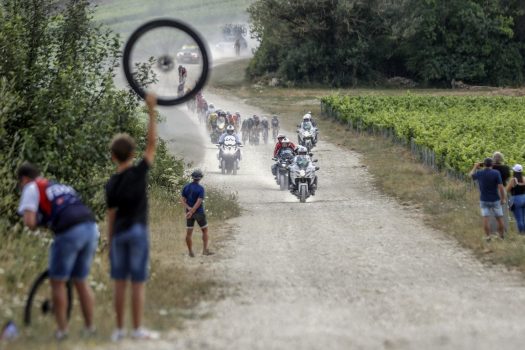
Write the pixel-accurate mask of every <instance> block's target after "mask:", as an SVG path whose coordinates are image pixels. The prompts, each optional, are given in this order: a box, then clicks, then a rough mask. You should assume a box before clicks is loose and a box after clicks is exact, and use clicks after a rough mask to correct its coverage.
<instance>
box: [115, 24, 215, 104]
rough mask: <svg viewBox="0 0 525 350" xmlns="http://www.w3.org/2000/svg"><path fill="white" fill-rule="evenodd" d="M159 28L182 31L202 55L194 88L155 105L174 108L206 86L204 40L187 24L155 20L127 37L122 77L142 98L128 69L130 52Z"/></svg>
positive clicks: (207, 68) (206, 54) (206, 66)
mask: <svg viewBox="0 0 525 350" xmlns="http://www.w3.org/2000/svg"><path fill="white" fill-rule="evenodd" d="M161 27H170V28H175V29H178V30H181V31H183V32H184V33H186V34H187V35H189V36H190V37H191V38H192V39H193V40H194V41H195V43H196V44H197V46H198V47H199V50H200V51H201V54H202V67H203V68H202V74H201V76H200V78H199V80H198V81H197V84H195V87H194V88H193V89H192V90H191V91H190V92H189V93H187V94H186V95H183V96H180V97H176V98H158V99H157V104H159V105H161V106H175V105H178V104H181V103H184V102H186V101H188V100H190V99H191V98H193V97H194V96H195V95H196V94H197V93H198V92H199V91H200V90H202V89H203V88H204V85H205V84H206V81H207V80H208V75H209V55H208V50H207V46H206V44H205V43H204V40H203V39H202V38H201V36H200V35H199V34H198V33H197V32H196V31H195V30H194V29H193V28H192V27H191V26H189V25H188V24H186V23H184V22H182V21H179V20H174V19H170V18H161V19H155V20H152V21H149V22H146V23H144V24H143V25H141V26H140V27H139V28H137V29H136V30H135V31H134V32H133V33H132V34H131V36H130V37H129V39H128V41H127V42H126V45H125V47H124V54H123V57H122V61H123V64H122V67H123V68H124V75H125V76H126V80H127V81H128V84H129V86H130V87H131V89H133V91H135V93H136V94H137V95H139V96H140V97H141V98H144V96H145V91H144V89H142V87H141V86H140V85H139V84H138V83H137V82H136V81H135V79H133V73H132V67H130V61H131V52H132V49H133V46H134V45H135V43H136V42H137V41H138V40H139V39H140V38H141V37H142V36H143V35H144V34H146V33H147V32H148V31H150V30H153V29H158V28H161Z"/></svg>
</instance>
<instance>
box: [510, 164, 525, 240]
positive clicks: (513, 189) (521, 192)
mask: <svg viewBox="0 0 525 350" xmlns="http://www.w3.org/2000/svg"><path fill="white" fill-rule="evenodd" d="M512 172H513V174H512V175H513V176H512V177H511V179H510V181H509V183H508V185H507V192H510V193H511V194H512V205H511V208H510V209H511V210H512V212H513V213H514V217H515V218H516V224H517V226H518V232H519V234H520V235H525V181H524V179H523V167H522V166H521V165H520V164H516V165H514V166H513V167H512Z"/></svg>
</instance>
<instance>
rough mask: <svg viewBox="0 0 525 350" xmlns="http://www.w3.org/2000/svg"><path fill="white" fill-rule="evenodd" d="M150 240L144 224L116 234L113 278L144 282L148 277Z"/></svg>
mask: <svg viewBox="0 0 525 350" xmlns="http://www.w3.org/2000/svg"><path fill="white" fill-rule="evenodd" d="M148 260H149V239H148V229H147V227H146V226H145V225H144V224H138V223H137V224H134V225H133V226H131V227H130V228H129V229H127V230H125V231H120V232H115V233H114V235H113V238H112V239H111V251H110V262H111V278H112V279H114V280H126V279H128V278H131V280H132V281H133V282H144V281H145V280H146V279H147V277H148Z"/></svg>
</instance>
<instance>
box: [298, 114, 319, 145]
mask: <svg viewBox="0 0 525 350" xmlns="http://www.w3.org/2000/svg"><path fill="white" fill-rule="evenodd" d="M301 130H308V131H310V132H311V133H312V135H313V140H312V143H313V144H314V146H315V144H316V143H317V128H316V127H315V125H314V124H313V123H312V118H311V116H310V115H308V114H305V115H304V117H303V121H302V122H301V124H300V125H299V129H297V142H299V143H301V138H300V132H301Z"/></svg>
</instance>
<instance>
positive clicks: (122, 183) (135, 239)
mask: <svg viewBox="0 0 525 350" xmlns="http://www.w3.org/2000/svg"><path fill="white" fill-rule="evenodd" d="M146 104H147V106H148V113H149V122H148V136H147V144H146V150H145V152H144V157H143V159H142V160H140V161H139V162H138V164H137V165H134V164H133V158H134V157H135V141H134V140H133V138H131V136H129V135H127V134H120V135H116V136H115V137H114V138H113V142H112V143H111V159H112V160H113V161H114V162H115V163H116V164H117V173H116V174H114V175H113V176H111V178H110V179H109V181H108V183H107V184H106V201H107V207H108V211H107V223H108V238H109V242H110V264H111V278H112V279H113V280H114V282H115V290H114V302H115V312H116V323H117V329H116V330H115V331H114V332H113V334H112V336H111V339H112V340H113V341H119V340H122V339H123V338H124V337H125V335H126V332H125V331H124V306H125V295H126V288H127V284H128V279H131V309H132V316H133V317H132V319H133V329H134V330H133V333H132V334H131V335H132V337H133V338H135V339H155V338H158V334H157V333H156V332H153V331H150V330H147V329H145V328H142V315H143V311H144V298H145V296H144V284H145V282H146V279H147V273H148V271H147V270H148V262H149V237H148V223H147V218H148V198H147V193H146V192H147V191H146V190H147V175H148V171H149V169H150V167H151V166H152V165H153V160H154V159H155V148H156V141H157V126H156V112H155V106H156V105H157V99H156V97H155V96H154V95H151V94H147V95H146Z"/></svg>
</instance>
